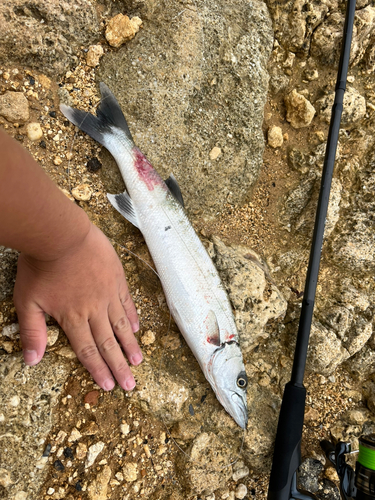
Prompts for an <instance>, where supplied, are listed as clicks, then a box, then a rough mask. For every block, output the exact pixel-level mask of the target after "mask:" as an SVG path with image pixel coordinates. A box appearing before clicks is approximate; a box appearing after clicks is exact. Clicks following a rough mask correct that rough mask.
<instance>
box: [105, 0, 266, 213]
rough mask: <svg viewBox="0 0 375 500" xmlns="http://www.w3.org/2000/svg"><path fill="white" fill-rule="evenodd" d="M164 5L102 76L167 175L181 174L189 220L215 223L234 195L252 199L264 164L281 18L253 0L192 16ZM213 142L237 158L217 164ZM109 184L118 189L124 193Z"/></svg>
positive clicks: (211, 4)
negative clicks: (271, 67) (271, 70)
mask: <svg viewBox="0 0 375 500" xmlns="http://www.w3.org/2000/svg"><path fill="white" fill-rule="evenodd" d="M150 3H151V2H150ZM155 5H157V6H158V7H155V9H156V11H157V14H156V12H155V11H154V13H153V15H152V16H151V17H150V18H149V19H148V20H147V30H146V29H145V30H143V32H142V33H139V34H138V36H136V37H135V38H134V40H132V41H131V43H129V44H127V46H126V50H119V51H113V52H111V53H109V54H107V55H106V57H105V58H103V60H102V62H101V65H100V71H99V75H98V77H99V78H100V79H101V80H102V81H105V82H106V83H107V84H109V86H110V87H111V89H112V90H113V91H114V92H115V95H116V97H117V98H118V100H119V102H120V104H121V105H122V108H123V109H124V111H125V115H126V119H127V121H128V124H129V127H130V130H131V132H132V134H133V137H134V140H135V142H136V144H137V146H138V147H139V148H140V149H141V150H142V151H143V153H144V154H145V155H146V156H147V158H148V159H149V160H150V162H151V164H152V165H153V166H154V167H155V168H156V169H157V170H158V172H159V173H160V175H161V176H162V177H163V178H167V177H168V176H169V174H170V172H171V171H173V173H174V175H175V177H176V179H177V180H178V182H179V184H180V186H181V188H182V190H183V195H184V200H185V206H186V207H187V210H188V213H194V211H197V213H199V214H201V213H202V212H204V214H205V216H207V217H213V216H215V214H216V213H217V211H218V210H221V209H222V206H223V203H224V202H225V200H226V199H227V196H228V194H229V192H231V193H232V194H231V200H232V202H233V203H242V202H243V201H244V200H245V199H247V198H248V196H249V190H250V189H251V186H252V185H253V184H254V182H255V181H256V179H257V178H258V174H259V170H260V168H261V165H262V161H263V159H262V158H263V149H264V136H263V133H262V122H263V108H264V103H265V100H266V96H267V90H268V74H267V71H266V67H267V62H268V57H269V54H270V51H271V48H272V43H273V32H272V25H271V20H270V18H269V14H268V10H267V7H266V5H265V4H264V3H263V2H260V1H255V2H253V4H252V6H251V8H249V4H248V3H247V2H245V1H244V0H236V2H234V3H231V4H230V5H229V6H228V2H226V1H224V0H218V1H216V0H215V1H213V0H209V1H208V3H207V4H204V6H203V5H202V6H201V7H199V6H198V8H197V9H196V8H193V9H190V8H189V9H184V10H182V9H181V8H180V6H179V5H178V4H176V3H174V2H169V1H168V2H167V3H166V4H165V5H164V4H163V7H162V6H161V4H160V5H159V4H155ZM165 9H167V11H168V16H165V15H164V13H165V12H166V10H165ZM176 16H177V17H176ZM171 19H174V20H175V21H173V22H171ZM175 23H177V26H178V27H177V26H176V25H175ZM229 26H230V34H229V32H228V29H229ZM243 26H246V30H244V29H243ZM203 34H204V36H203ZM208 47H209V51H210V57H209V58H207V57H206V51H207V48H208ZM140 59H141V60H140ZM218 68H220V71H219V70H218ZM215 77H216V80H215ZM211 82H213V84H212V85H211ZM215 82H216V83H215ZM144 88H147V89H148V90H147V92H145V91H144V90H143V89H144ZM161 96H165V98H164V97H163V98H160V97H161ZM234 96H236V98H234ZM133 102H136V103H137V105H136V106H133V105H132V104H131V103H133ZM223 124H225V125H223ZM212 138H214V139H215V144H220V149H221V150H222V151H223V155H225V157H228V158H230V161H228V162H222V161H215V163H213V161H212V160H211V159H210V158H209V155H208V153H207V152H209V151H211V150H212V147H213V144H212ZM176 145H178V147H177V149H176ZM186 165H188V166H189V167H188V168H186ZM110 168H112V169H113V171H115V169H117V170H118V168H117V166H115V165H114V164H112V167H110ZM108 177H111V178H112V180H111V184H110V185H109V186H108V188H107V190H108V192H120V191H118V190H119V189H120V190H121V189H122V190H123V186H122V185H121V187H120V183H119V184H117V182H119V181H115V180H114V179H115V176H114V175H112V174H111V172H109V173H108ZM121 182H122V181H121ZM234 187H235V188H234Z"/></svg>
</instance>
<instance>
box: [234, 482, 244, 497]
mask: <svg viewBox="0 0 375 500" xmlns="http://www.w3.org/2000/svg"><path fill="white" fill-rule="evenodd" d="M234 494H235V497H236V498H238V499H240V500H242V499H243V498H245V496H246V495H247V488H246V486H245V485H244V484H241V483H240V484H238V485H237V486H236V489H235V492H234Z"/></svg>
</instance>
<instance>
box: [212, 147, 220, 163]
mask: <svg viewBox="0 0 375 500" xmlns="http://www.w3.org/2000/svg"><path fill="white" fill-rule="evenodd" d="M221 154H222V151H221V149H220V148H218V147H217V146H215V147H214V148H212V149H211V151H210V159H211V160H217V158H219V156H220V155H221Z"/></svg>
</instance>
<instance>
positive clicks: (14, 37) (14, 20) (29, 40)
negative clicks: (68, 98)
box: [0, 0, 101, 77]
mask: <svg viewBox="0 0 375 500" xmlns="http://www.w3.org/2000/svg"><path fill="white" fill-rule="evenodd" d="M100 31H101V28H100V24H99V21H98V18H97V14H96V5H95V4H94V3H93V2H91V1H86V0H77V1H76V2H75V3H74V5H73V6H72V5H71V3H70V2H68V1H65V0H64V1H61V2H60V1H57V0H36V1H35V2H33V4H32V6H30V3H29V2H28V1H27V0H14V1H12V2H11V3H9V2H1V4H0V32H1V35H2V36H1V40H0V62H1V63H2V64H8V65H13V64H21V65H25V66H27V67H30V66H32V67H33V68H34V69H38V70H40V71H41V72H42V73H45V74H47V75H49V76H52V77H56V76H57V75H62V74H64V73H65V72H66V71H67V68H68V67H69V66H71V65H73V64H76V63H77V62H78V57H77V56H76V52H77V51H79V50H80V47H81V46H84V47H87V46H89V45H90V44H91V43H94V42H96V41H97V40H99V37H100Z"/></svg>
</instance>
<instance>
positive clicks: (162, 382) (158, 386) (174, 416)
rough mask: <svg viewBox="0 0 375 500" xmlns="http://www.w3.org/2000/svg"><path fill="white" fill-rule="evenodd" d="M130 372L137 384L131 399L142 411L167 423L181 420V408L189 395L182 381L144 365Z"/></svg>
mask: <svg viewBox="0 0 375 500" xmlns="http://www.w3.org/2000/svg"><path fill="white" fill-rule="evenodd" d="M132 372H133V374H134V377H135V379H136V382H137V385H136V388H135V391H134V396H133V398H134V400H135V401H138V402H139V404H140V405H141V407H142V409H143V410H144V411H149V412H151V413H153V414H154V415H161V416H163V419H164V420H165V421H166V422H168V423H171V422H176V421H177V420H179V419H180V418H181V410H182V407H183V405H184V404H185V402H186V401H187V400H188V398H189V395H190V391H189V388H188V386H187V384H186V383H185V382H184V380H182V379H181V378H176V377H173V376H172V375H170V374H169V373H168V372H167V371H162V372H159V370H158V368H157V367H152V366H150V365H147V364H145V363H141V364H140V365H138V366H135V367H132Z"/></svg>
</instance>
